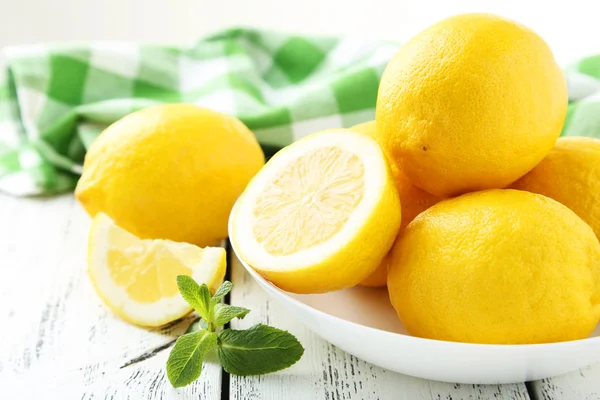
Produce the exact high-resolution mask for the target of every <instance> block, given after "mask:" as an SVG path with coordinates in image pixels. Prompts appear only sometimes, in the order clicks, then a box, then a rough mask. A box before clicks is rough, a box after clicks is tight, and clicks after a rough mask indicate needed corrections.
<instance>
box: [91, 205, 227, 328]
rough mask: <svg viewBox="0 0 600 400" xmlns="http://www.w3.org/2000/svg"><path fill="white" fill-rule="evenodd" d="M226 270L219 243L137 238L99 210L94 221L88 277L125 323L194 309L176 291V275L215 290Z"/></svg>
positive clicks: (152, 322) (151, 321)
mask: <svg viewBox="0 0 600 400" xmlns="http://www.w3.org/2000/svg"><path fill="white" fill-rule="evenodd" d="M225 269H226V255H225V249H223V248H220V247H206V248H200V247H197V246H194V245H191V244H188V243H178V242H172V241H170V240H159V239H157V240H149V239H140V238H138V237H137V236H135V235H133V234H131V233H129V232H127V231H126V230H124V229H122V228H120V227H118V226H117V225H115V223H114V222H113V220H112V219H110V217H108V216H107V215H106V214H103V213H98V214H96V216H95V217H94V219H93V221H92V227H91V229H90V237H89V244H88V272H89V275H90V279H91V281H92V284H93V286H94V289H95V290H96V292H97V293H98V295H99V296H100V298H101V299H102V301H104V303H105V304H106V305H107V306H108V307H109V308H110V309H111V310H112V311H114V312H115V313H116V314H117V315H119V316H120V317H121V318H123V319H124V320H126V321H128V322H131V323H134V324H137V325H143V326H160V325H164V324H166V323H168V322H171V321H173V320H176V319H177V318H180V317H182V316H184V315H186V314H187V313H189V312H190V311H192V308H191V307H190V306H189V304H188V303H187V302H186V301H185V300H183V298H182V297H181V295H180V294H179V290H178V288H177V279H176V278H177V275H189V276H191V277H192V278H194V280H196V281H197V282H198V283H206V284H207V286H208V287H209V288H211V290H213V291H214V290H216V289H217V288H218V286H219V285H220V284H221V283H222V282H223V278H224V276H225Z"/></svg>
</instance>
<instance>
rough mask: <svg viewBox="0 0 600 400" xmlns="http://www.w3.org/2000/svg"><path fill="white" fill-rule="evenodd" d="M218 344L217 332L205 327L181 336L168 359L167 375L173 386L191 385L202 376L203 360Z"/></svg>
mask: <svg viewBox="0 0 600 400" xmlns="http://www.w3.org/2000/svg"><path fill="white" fill-rule="evenodd" d="M216 346H217V334H216V333H214V332H209V331H206V330H204V329H202V330H199V331H196V332H194V333H187V334H185V335H183V336H180V337H179V338H178V339H177V342H175V347H173V350H171V354H169V359H168V360H167V377H168V378H169V382H171V385H173V387H181V386H186V385H189V384H190V383H192V382H194V381H195V380H196V379H198V377H199V376H200V373H201V372H202V360H204V356H205V355H206V353H208V352H209V351H211V350H212V349H214V348H215V347H216Z"/></svg>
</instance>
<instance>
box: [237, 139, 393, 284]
mask: <svg viewBox="0 0 600 400" xmlns="http://www.w3.org/2000/svg"><path fill="white" fill-rule="evenodd" d="M399 225H400V201H399V199H398V194H397V192H396V190H395V189H394V185H393V182H392V178H391V175H390V171H389V168H388V166H387V164H386V162H385V158H384V156H383V152H382V151H381V148H380V147H379V146H378V145H377V143H376V142H375V141H374V140H373V139H371V138H369V137H368V136H367V135H364V134H361V133H356V132H351V131H348V130H343V129H335V130H328V131H324V132H319V133H316V134H313V135H310V136H307V137H306V138H304V139H302V140H300V141H298V142H295V143H294V144H292V145H290V146H288V147H286V148H285V149H283V150H282V151H280V152H279V153H277V154H276V155H275V156H274V157H273V158H272V159H271V160H270V161H269V162H268V163H267V165H266V166H265V167H264V168H263V169H262V170H261V171H260V172H259V173H258V175H256V176H255V177H254V179H253V180H252V181H251V182H250V184H249V185H248V187H247V188H246V190H245V192H244V193H243V194H242V196H241V197H240V199H239V200H238V204H237V206H236V207H235V209H234V211H233V218H232V227H231V228H232V229H231V240H232V243H233V245H234V247H235V249H236V251H237V253H238V255H239V256H240V257H241V258H242V259H243V260H244V261H246V262H247V263H248V264H249V265H251V266H252V267H253V268H254V269H255V270H256V271H258V272H259V273H260V274H261V275H263V276H264V277H266V278H267V279H269V280H271V281H272V282H273V283H274V284H276V285H277V286H279V287H281V288H282V289H285V290H288V291H292V292H297V293H320V292H326V291H331V290H338V289H343V288H345V287H350V286H354V285H356V284H357V283H359V282H360V281H361V280H362V279H364V278H365V277H367V276H368V275H369V274H370V273H371V272H373V271H374V270H375V268H377V266H378V264H379V263H380V262H381V259H382V258H383V257H384V256H385V254H386V252H387V250H389V248H390V247H391V245H392V243H393V241H394V237H395V235H396V233H397V231H398V229H399Z"/></svg>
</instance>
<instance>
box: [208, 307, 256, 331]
mask: <svg viewBox="0 0 600 400" xmlns="http://www.w3.org/2000/svg"><path fill="white" fill-rule="evenodd" d="M249 312H250V310H248V309H247V308H244V307H236V306H230V305H227V304H217V305H216V306H215V311H214V322H215V325H217V326H223V325H225V324H226V323H228V322H229V321H231V320H232V319H234V318H244V317H245V316H246V315H247V314H248V313H249Z"/></svg>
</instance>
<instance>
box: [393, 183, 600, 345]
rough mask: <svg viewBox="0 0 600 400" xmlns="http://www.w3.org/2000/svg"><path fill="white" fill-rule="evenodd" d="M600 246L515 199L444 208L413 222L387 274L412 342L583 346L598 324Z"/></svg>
mask: <svg viewBox="0 0 600 400" xmlns="http://www.w3.org/2000/svg"><path fill="white" fill-rule="evenodd" d="M599 285H600V244H599V243H598V239H597V238H596V236H595V235H594V232H593V231H592V229H591V228H590V227H589V225H587V224H586V223H585V222H584V221H583V220H582V219H581V218H579V217H578V216H577V215H576V214H575V213H574V212H572V211H571V210H569V209H568V208H567V207H565V206H563V205H562V204H560V203H558V202H556V201H554V200H552V199H550V198H548V197H545V196H542V195H539V194H533V193H529V192H524V191H518V190H510V189H505V190H502V189H496V190H489V191H482V192H476V193H469V194H465V195H463V196H459V197H456V198H453V199H449V200H444V201H442V202H440V203H438V204H436V205H435V206H433V207H431V208H429V209H428V210H426V211H425V212H423V213H422V214H420V215H419V216H418V217H417V218H415V219H414V220H413V222H411V223H410V224H409V225H408V226H407V227H406V229H405V230H404V232H403V234H402V236H401V237H400V239H399V240H398V241H397V242H396V244H395V245H394V249H393V253H392V261H391V263H390V268H389V270H388V290H389V294H390V299H391V302H392V305H393V306H394V308H395V309H396V312H397V313H398V316H399V317H400V319H401V320H402V322H403V323H404V326H405V327H406V329H407V330H408V331H409V332H410V333H411V334H412V335H415V336H419V337H423V338H429V339H438V340H447V341H455V342H468V343H487V344H525V343H530V344H531V343H550V342H560V341H568V340H576V339H582V338H585V337H587V336H589V335H590V333H591V332H592V331H593V330H594V328H595V326H596V324H597V323H598V319H599V317H600V304H599V303H600V286H599Z"/></svg>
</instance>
